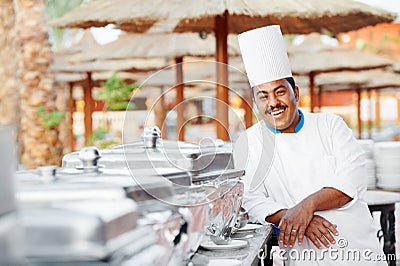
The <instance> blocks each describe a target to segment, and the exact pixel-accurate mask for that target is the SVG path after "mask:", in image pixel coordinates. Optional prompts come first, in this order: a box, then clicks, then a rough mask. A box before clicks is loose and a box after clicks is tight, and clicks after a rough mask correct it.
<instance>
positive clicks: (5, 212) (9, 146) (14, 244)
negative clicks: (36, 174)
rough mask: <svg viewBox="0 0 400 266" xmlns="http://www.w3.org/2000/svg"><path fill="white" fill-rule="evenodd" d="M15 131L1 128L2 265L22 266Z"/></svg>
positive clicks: (12, 128)
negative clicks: (15, 174) (16, 197)
mask: <svg viewBox="0 0 400 266" xmlns="http://www.w3.org/2000/svg"><path fill="white" fill-rule="evenodd" d="M14 130H15V128H14V127H12V126H0V169H1V171H0V265H20V264H21V263H22V260H23V253H22V250H21V247H20V246H21V240H22V239H21V228H20V226H19V223H18V220H17V214H16V209H17V208H16V207H17V206H16V201H15V198H14V178H13V177H14V171H15V169H16V152H15V145H14V141H13V140H14V139H15V136H13V135H14V134H13V133H14Z"/></svg>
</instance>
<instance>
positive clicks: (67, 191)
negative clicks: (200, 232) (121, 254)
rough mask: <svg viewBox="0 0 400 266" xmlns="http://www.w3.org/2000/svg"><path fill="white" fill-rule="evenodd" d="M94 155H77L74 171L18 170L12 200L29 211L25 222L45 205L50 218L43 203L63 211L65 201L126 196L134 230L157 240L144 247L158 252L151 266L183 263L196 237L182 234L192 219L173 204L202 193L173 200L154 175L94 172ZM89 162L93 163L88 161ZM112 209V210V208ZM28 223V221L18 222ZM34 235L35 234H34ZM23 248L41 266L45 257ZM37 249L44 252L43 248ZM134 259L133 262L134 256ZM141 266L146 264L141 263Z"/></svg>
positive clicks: (167, 184)
mask: <svg viewBox="0 0 400 266" xmlns="http://www.w3.org/2000/svg"><path fill="white" fill-rule="evenodd" d="M100 156H101V155H100V152H99V150H97V149H95V148H85V149H83V150H82V151H81V152H80V156H79V157H80V158H81V166H80V167H77V168H62V169H57V168H55V167H41V168H39V169H37V170H35V171H20V172H19V173H18V174H17V175H18V179H19V184H20V186H19V189H18V193H17V196H18V199H19V200H20V201H24V204H25V206H27V205H28V206H29V207H30V209H29V211H28V212H27V215H28V216H29V217H32V216H35V215H36V214H37V213H35V212H32V210H31V208H32V206H35V205H40V204H42V205H43V204H45V203H46V210H47V211H48V212H50V214H53V213H54V210H49V208H53V205H54V203H52V204H50V203H49V202H54V201H56V202H59V201H64V202H63V203H62V204H61V206H63V205H65V201H71V200H83V199H86V200H88V199H91V200H93V199H96V198H97V199H103V200H108V201H113V202H116V201H121V199H122V198H124V199H125V200H126V197H128V198H131V200H128V201H132V199H133V200H134V202H135V203H137V205H138V214H139V217H138V220H137V223H138V226H137V227H136V229H135V231H138V229H143V228H151V234H148V236H151V235H152V234H153V235H156V236H157V241H156V242H155V243H153V244H152V245H151V247H149V248H152V247H153V246H155V245H156V246H157V247H158V251H157V254H158V256H157V257H153V260H154V261H155V262H154V265H177V264H180V263H183V262H184V261H185V260H187V259H188V257H189V255H188V254H190V253H191V252H194V251H192V250H191V247H190V245H188V242H189V238H190V239H196V238H198V236H196V235H194V234H191V232H188V229H189V230H191V229H192V228H193V224H190V225H188V221H191V220H192V216H191V213H190V212H189V213H188V212H185V210H184V209H182V210H181V209H179V207H177V206H175V205H176V204H178V203H180V204H182V205H185V204H188V203H191V202H192V200H193V198H196V197H191V195H193V196H194V195H195V193H197V194H201V193H203V192H202V191H193V192H195V193H189V194H188V195H186V194H185V195H179V197H177V198H174V197H175V195H174V193H175V192H174V190H173V186H172V185H173V183H172V182H170V181H169V180H167V179H164V178H161V176H158V175H151V174H150V173H149V171H142V170H139V171H136V174H135V176H134V177H132V176H131V173H130V172H129V171H128V170H127V169H107V168H101V167H98V165H97V159H99V158H100ZM90 158H92V159H94V160H93V161H92V162H89V161H90ZM157 171H163V172H166V171H168V169H167V170H164V169H161V170H159V169H158V170H157ZM153 173H154V172H153ZM186 192H188V191H186ZM203 198H204V197H203ZM132 202H133V201H132ZM166 202H168V203H174V204H175V205H171V204H167V203H166ZM57 206H59V205H57ZM115 206H118V204H116V205H115ZM115 206H114V208H115ZM63 211H65V210H63ZM65 217H71V213H66V214H65ZM29 220H32V219H26V220H24V221H29ZM38 221H39V224H40V223H43V221H42V220H41V218H38ZM48 225H49V224H46V223H45V224H44V226H42V228H41V229H43V231H42V233H44V232H45V230H46V228H47V227H48ZM32 226H33V225H32V222H29V224H28V223H27V224H25V227H26V228H28V227H32ZM34 227H35V226H33V228H34ZM111 229H112V228H110V230H111ZM29 230H30V231H32V228H29ZM33 231H35V230H33ZM36 231H38V232H39V231H40V230H36ZM98 233H99V231H96V232H94V233H93V235H98ZM38 235H40V234H38ZM189 235H190V236H189ZM136 236H137V235H136ZM192 236H193V237H192ZM27 237H28V238H29V239H35V238H34V236H32V235H27ZM134 237H135V236H134ZM146 237H147V236H146V235H144V236H137V237H135V239H128V240H129V242H130V243H131V244H132V243H134V242H137V243H142V239H145V238H146ZM59 239H60V238H58V240H59ZM66 242H67V241H66V239H63V240H62V243H66ZM145 243H146V242H145ZM27 245H28V249H29V250H30V253H29V257H30V258H31V259H32V258H34V257H35V256H39V257H40V258H41V261H43V258H45V257H46V258H49V257H50V255H51V254H47V255H45V254H41V253H40V252H39V251H38V250H37V249H34V247H33V246H31V245H29V243H28V244H27ZM41 246H44V245H41ZM59 246H60V245H59ZM121 248H122V246H121V247H119V248H118V249H116V250H113V253H116V252H117V251H118V250H119V249H121ZM152 249H154V248H152ZM41 250H46V248H44V249H41ZM47 251H48V250H47ZM104 251H107V249H106V250H103V253H98V256H100V255H105V254H106V253H105V252H104ZM161 251H162V252H161ZM110 252H111V251H110ZM110 252H109V253H110ZM34 254H36V255H34ZM59 255H60V254H58V255H55V254H54V256H53V259H54V258H60V256H59ZM69 257H70V258H74V259H75V261H74V262H76V261H80V260H82V259H83V257H82V256H79V254H75V255H74V256H69ZM114 257H115V256H114ZM77 258H79V260H77ZM136 259H138V258H137V257H136ZM142 259H144V258H142ZM146 265H149V264H148V263H147V264H146Z"/></svg>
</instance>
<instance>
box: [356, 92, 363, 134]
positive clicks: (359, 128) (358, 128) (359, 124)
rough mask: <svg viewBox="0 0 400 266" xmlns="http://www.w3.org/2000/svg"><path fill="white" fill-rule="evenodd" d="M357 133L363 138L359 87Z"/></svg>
mask: <svg viewBox="0 0 400 266" xmlns="http://www.w3.org/2000/svg"><path fill="white" fill-rule="evenodd" d="M356 92H357V133H358V138H359V139H361V133H362V129H361V89H360V88H357V89H356Z"/></svg>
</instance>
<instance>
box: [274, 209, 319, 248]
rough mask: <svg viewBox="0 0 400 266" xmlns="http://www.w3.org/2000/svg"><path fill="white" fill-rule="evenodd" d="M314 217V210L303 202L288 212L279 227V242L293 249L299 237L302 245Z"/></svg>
mask: <svg viewBox="0 0 400 266" xmlns="http://www.w3.org/2000/svg"><path fill="white" fill-rule="evenodd" d="M313 216H314V210H313V209H312V208H310V207H309V206H307V204H305V203H303V202H300V203H299V204H297V205H296V206H294V207H292V208H290V209H288V210H286V212H285V214H284V215H283V216H282V219H281V220H280V223H279V226H278V228H279V230H280V233H279V242H281V243H283V246H284V247H288V246H289V247H293V245H294V243H295V242H296V238H297V237H298V239H299V245H301V243H302V242H303V239H304V234H305V231H306V229H307V227H308V225H309V223H310V222H311V220H312V219H313Z"/></svg>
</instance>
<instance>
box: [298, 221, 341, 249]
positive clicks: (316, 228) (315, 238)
mask: <svg viewBox="0 0 400 266" xmlns="http://www.w3.org/2000/svg"><path fill="white" fill-rule="evenodd" d="M336 227H337V226H336V225H334V224H332V223H330V222H329V221H328V220H326V219H325V218H323V217H321V216H319V215H314V217H313V219H312V220H311V222H310V224H309V225H308V227H307V229H306V232H305V235H306V237H307V238H308V239H310V241H311V242H313V243H314V245H315V246H316V247H317V248H319V249H321V248H322V246H321V243H322V244H323V245H324V246H325V247H327V248H329V246H330V244H329V242H330V243H331V244H335V243H336V242H335V239H334V238H333V235H335V236H337V235H339V233H338V231H337V230H336ZM328 241H329V242H328ZM299 244H300V243H299Z"/></svg>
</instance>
